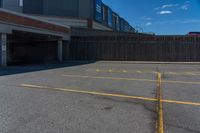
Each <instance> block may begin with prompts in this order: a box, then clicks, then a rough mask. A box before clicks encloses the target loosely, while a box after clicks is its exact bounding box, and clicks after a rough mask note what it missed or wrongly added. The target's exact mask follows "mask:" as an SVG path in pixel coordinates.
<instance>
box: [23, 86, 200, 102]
mask: <svg viewBox="0 0 200 133" xmlns="http://www.w3.org/2000/svg"><path fill="white" fill-rule="evenodd" d="M20 86H21V87H25V88H35V89H47V90H54V91H63V92H74V93H82V94H91V95H100V96H110V97H118V98H127V99H137V100H145V101H157V99H156V98H148V97H140V96H130V95H123V94H112V93H104V92H95V91H83V90H77V89H66V88H53V87H48V86H40V85H32V84H21V85H20ZM161 101H162V102H163V103H172V104H181V105H191V106H200V103H195V102H185V101H175V100H161Z"/></svg>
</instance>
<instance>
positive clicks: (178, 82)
mask: <svg viewBox="0 0 200 133" xmlns="http://www.w3.org/2000/svg"><path fill="white" fill-rule="evenodd" d="M62 76H64V77H73V78H92V79H109V80H127V81H141V82H142V81H143V82H157V80H151V79H141V78H119V77H100V76H88V75H87V76H83V75H69V74H64V75H62ZM162 83H171V84H194V85H200V82H188V81H171V80H162Z"/></svg>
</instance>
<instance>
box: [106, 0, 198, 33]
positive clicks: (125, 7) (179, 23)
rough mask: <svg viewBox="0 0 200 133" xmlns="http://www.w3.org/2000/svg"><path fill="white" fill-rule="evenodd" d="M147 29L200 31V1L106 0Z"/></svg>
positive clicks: (125, 16)
mask: <svg viewBox="0 0 200 133" xmlns="http://www.w3.org/2000/svg"><path fill="white" fill-rule="evenodd" d="M103 2H104V3H105V4H107V5H109V6H110V7H111V8H112V9H113V10H114V11H116V12H117V13H118V14H119V15H120V16H122V17H124V18H125V19H126V20H128V21H129V23H130V24H131V25H132V26H134V27H136V26H138V27H142V28H143V30H144V32H154V33H156V34H187V33H188V32H189V31H200V0H103Z"/></svg>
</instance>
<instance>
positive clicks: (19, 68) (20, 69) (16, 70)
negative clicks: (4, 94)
mask: <svg viewBox="0 0 200 133" xmlns="http://www.w3.org/2000/svg"><path fill="white" fill-rule="evenodd" d="M91 63H95V61H64V62H62V63H58V62H54V63H48V64H44V63H43V64H17V65H11V66H8V67H6V68H0V76H4V75H13V74H20V73H27V72H34V71H43V70H48V69H56V68H64V67H72V66H79V65H86V64H91Z"/></svg>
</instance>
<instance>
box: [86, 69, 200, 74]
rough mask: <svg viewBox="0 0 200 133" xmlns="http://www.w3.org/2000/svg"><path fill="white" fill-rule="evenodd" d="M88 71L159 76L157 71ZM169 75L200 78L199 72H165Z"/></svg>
mask: <svg viewBox="0 0 200 133" xmlns="http://www.w3.org/2000/svg"><path fill="white" fill-rule="evenodd" d="M86 71H91V72H92V71H96V72H109V73H111V72H112V73H140V74H142V73H146V74H157V72H155V71H145V70H144V71H141V70H136V71H131V70H113V69H107V70H106V69H96V70H93V69H88V70H86ZM165 73H166V74H167V75H180V76H181V75H183V76H200V73H199V72H165Z"/></svg>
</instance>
